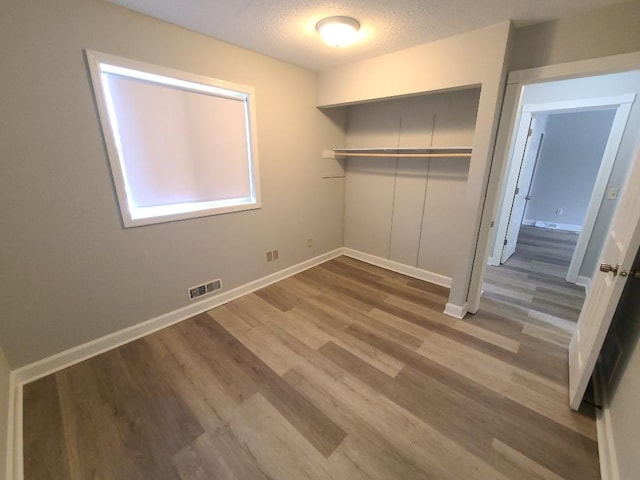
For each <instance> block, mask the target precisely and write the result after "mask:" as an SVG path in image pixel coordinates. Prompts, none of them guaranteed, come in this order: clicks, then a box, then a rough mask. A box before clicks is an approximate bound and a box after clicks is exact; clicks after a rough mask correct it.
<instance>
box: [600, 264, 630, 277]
mask: <svg viewBox="0 0 640 480" xmlns="http://www.w3.org/2000/svg"><path fill="white" fill-rule="evenodd" d="M619 268H620V265H616V266H615V267H614V266H612V265H610V264H608V263H601V264H600V271H601V272H604V273H609V272H611V273H613V276H614V277H615V276H616V275H618V269H619ZM625 275H626V272H625Z"/></svg>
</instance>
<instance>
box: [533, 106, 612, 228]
mask: <svg viewBox="0 0 640 480" xmlns="http://www.w3.org/2000/svg"><path fill="white" fill-rule="evenodd" d="M614 116H615V110H603V111H588V112H573V113H557V114H552V115H549V116H548V120H547V126H546V132H545V136H544V141H543V144H542V148H541V149H540V154H539V156H538V162H537V165H536V170H535V174H534V178H533V181H532V184H531V190H530V191H531V200H530V201H529V202H528V204H527V210H526V211H525V221H536V222H550V223H563V224H568V225H582V224H583V221H584V217H585V214H586V213H587V207H588V206H589V200H590V199H591V194H592V192H593V186H594V184H595V181H596V177H597V176H598V170H599V169H600V163H601V161H602V155H603V153H604V148H605V146H606V144H607V140H608V138H609V132H610V131H611V124H612V123H613V118H614ZM559 208H560V209H562V213H561V214H557V213H556V211H557V209H559Z"/></svg>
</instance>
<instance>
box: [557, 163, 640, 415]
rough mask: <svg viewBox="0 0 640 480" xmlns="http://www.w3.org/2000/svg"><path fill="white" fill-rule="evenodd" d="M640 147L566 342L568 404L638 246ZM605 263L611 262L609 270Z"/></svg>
mask: <svg viewBox="0 0 640 480" xmlns="http://www.w3.org/2000/svg"><path fill="white" fill-rule="evenodd" d="M638 185H640V150H639V151H638V152H637V153H636V158H635V161H634V163H633V165H632V166H631V172H630V174H629V176H628V177H627V180H626V182H625V186H624V189H623V190H622V195H621V196H620V199H619V204H618V207H617V209H616V212H615V215H614V217H613V221H612V223H611V229H610V231H609V235H608V237H607V240H606V242H605V245H604V248H603V249H602V254H601V256H600V263H601V266H600V271H598V272H596V273H595V275H594V278H593V283H592V286H591V289H590V290H589V293H588V295H587V298H586V299H585V302H584V306H583V307H582V312H581V313H580V318H579V319H578V324H577V327H576V331H575V333H574V335H573V338H572V339H571V345H570V346H569V404H570V406H571V408H572V409H574V410H577V409H578V408H579V407H580V402H581V401H582V397H583V396H584V392H585V390H586V388H587V385H588V383H589V379H590V378H591V374H592V373H593V370H594V368H595V365H596V361H597V360H598V355H599V354H600V350H601V349H602V344H603V343H604V339H605V337H606V335H607V331H608V330H609V326H610V325H611V320H612V319H613V315H614V313H615V310H616V307H617V305H618V302H619V301H620V295H621V294H622V289H623V288H624V284H625V282H626V281H627V279H628V278H629V277H628V271H629V269H630V268H631V266H632V263H633V260H634V258H635V256H636V253H637V251H638V248H639V247H640V188H638ZM607 265H610V266H611V271H608V272H607V271H606V270H608V268H607Z"/></svg>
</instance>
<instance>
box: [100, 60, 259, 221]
mask: <svg viewBox="0 0 640 480" xmlns="http://www.w3.org/2000/svg"><path fill="white" fill-rule="evenodd" d="M87 60H88V62H89V66H90V70H91V78H92V82H93V89H94V93H95V96H96V101H97V105H98V113H99V115H100V121H101V124H102V131H103V134H104V138H105V143H106V146H107V152H108V156H109V162H110V164H111V171H112V174H113V179H114V183H115V187H116V194H117V197H118V202H119V205H120V212H121V214H122V219H123V223H124V226H125V227H135V226H138V225H146V224H151V223H160V222H168V221H172V220H180V219H185V218H192V217H201V216H205V215H216V214H221V213H229V212H236V211H240V210H249V209H256V208H260V193H259V190H260V189H259V185H258V159H257V155H256V150H257V147H256V141H255V131H256V129H255V113H254V112H255V109H254V105H253V102H254V100H253V99H254V92H253V88H251V87H247V86H244V85H238V84H234V83H229V82H224V81H221V80H215V79H211V78H207V77H202V76H199V75H194V74H190V73H186V72H180V71H177V70H172V69H168V68H163V67H158V66H155V65H149V64H145V63H141V62H136V61H133V60H128V59H124V58H120V57H115V56H113V55H107V54H103V53H98V52H92V51H87Z"/></svg>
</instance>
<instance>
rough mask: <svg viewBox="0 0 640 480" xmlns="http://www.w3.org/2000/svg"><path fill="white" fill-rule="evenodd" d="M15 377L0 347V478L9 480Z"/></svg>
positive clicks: (10, 475)
mask: <svg viewBox="0 0 640 480" xmlns="http://www.w3.org/2000/svg"><path fill="white" fill-rule="evenodd" d="M14 382H15V377H14V374H13V372H12V371H11V369H10V367H9V363H8V362H7V359H6V357H5V356H4V353H3V351H2V349H0V479H5V480H10V479H11V477H12V468H13V462H12V460H13V452H14V449H13V438H14V437H13V433H14V432H13V427H14V411H15V409H14V390H15V388H14V385H15V383H14Z"/></svg>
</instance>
